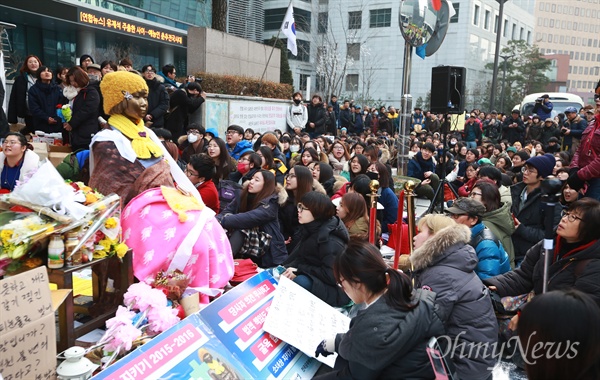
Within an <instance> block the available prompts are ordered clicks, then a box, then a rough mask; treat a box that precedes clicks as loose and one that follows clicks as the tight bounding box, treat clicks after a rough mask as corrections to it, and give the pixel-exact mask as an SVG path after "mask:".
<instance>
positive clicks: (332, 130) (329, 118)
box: [325, 105, 337, 136]
mask: <svg viewBox="0 0 600 380" xmlns="http://www.w3.org/2000/svg"><path fill="white" fill-rule="evenodd" d="M325 133H327V134H329V135H331V136H337V118H336V115H335V111H334V110H333V106H331V105H328V106H327V111H326V112H325Z"/></svg>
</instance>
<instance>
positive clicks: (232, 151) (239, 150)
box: [227, 140, 252, 161]
mask: <svg viewBox="0 0 600 380" xmlns="http://www.w3.org/2000/svg"><path fill="white" fill-rule="evenodd" d="M251 150H252V142H251V141H248V140H242V141H240V142H238V143H237V144H235V146H234V147H231V146H230V145H229V144H227V152H229V155H230V156H231V157H232V158H233V159H234V160H236V161H237V160H239V159H240V156H241V155H242V154H244V153H246V152H249V151H251Z"/></svg>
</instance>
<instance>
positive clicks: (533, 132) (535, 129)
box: [525, 121, 544, 141]
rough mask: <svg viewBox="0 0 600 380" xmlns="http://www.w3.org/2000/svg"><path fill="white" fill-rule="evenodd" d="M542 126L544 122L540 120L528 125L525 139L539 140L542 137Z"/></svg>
mask: <svg viewBox="0 0 600 380" xmlns="http://www.w3.org/2000/svg"><path fill="white" fill-rule="evenodd" d="M543 128H544V122H542V121H540V122H538V123H531V125H530V126H529V127H527V134H526V136H525V140H529V141H534V140H535V141H540V139H541V138H542V129H543Z"/></svg>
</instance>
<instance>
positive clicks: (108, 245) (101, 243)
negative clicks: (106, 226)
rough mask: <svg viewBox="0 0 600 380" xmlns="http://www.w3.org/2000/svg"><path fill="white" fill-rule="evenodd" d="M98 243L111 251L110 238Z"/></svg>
mask: <svg viewBox="0 0 600 380" xmlns="http://www.w3.org/2000/svg"><path fill="white" fill-rule="evenodd" d="M98 244H100V245H101V246H102V247H103V248H104V250H105V251H110V246H111V244H110V240H109V239H102V240H100V241H99V242H98Z"/></svg>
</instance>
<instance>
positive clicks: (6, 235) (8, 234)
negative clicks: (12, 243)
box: [0, 230, 13, 243]
mask: <svg viewBox="0 0 600 380" xmlns="http://www.w3.org/2000/svg"><path fill="white" fill-rule="evenodd" d="M12 236H13V231H12V230H2V231H1V232H0V239H2V241H3V242H4V243H7V242H8V241H9V240H10V239H11V238H12Z"/></svg>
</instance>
